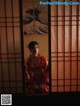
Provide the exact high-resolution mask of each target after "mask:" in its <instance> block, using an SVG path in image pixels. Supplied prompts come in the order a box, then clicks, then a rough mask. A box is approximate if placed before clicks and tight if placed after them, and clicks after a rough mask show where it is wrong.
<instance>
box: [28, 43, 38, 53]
mask: <svg viewBox="0 0 80 106" xmlns="http://www.w3.org/2000/svg"><path fill="white" fill-rule="evenodd" d="M30 51H31V53H32V54H33V55H38V53H39V45H35V46H34V48H33V49H31V50H30Z"/></svg>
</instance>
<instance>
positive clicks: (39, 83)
mask: <svg viewBox="0 0 80 106" xmlns="http://www.w3.org/2000/svg"><path fill="white" fill-rule="evenodd" d="M48 71H49V70H48V63H47V59H46V58H45V57H44V56H42V55H41V54H38V56H37V57H33V56H32V55H30V57H29V58H28V60H27V62H26V89H27V93H47V92H49V72H48Z"/></svg>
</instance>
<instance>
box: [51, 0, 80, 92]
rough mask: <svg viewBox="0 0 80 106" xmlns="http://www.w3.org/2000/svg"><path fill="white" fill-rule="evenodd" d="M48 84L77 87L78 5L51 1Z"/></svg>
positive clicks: (79, 74)
mask: <svg viewBox="0 0 80 106" xmlns="http://www.w3.org/2000/svg"><path fill="white" fill-rule="evenodd" d="M52 1H55V0H52ZM56 1H57V0H56ZM60 1H62V2H65V0H60ZM71 1H74V2H76V1H77V2H79V0H71ZM67 2H70V0H67ZM51 88H52V92H73V91H80V5H67V6H65V5H51Z"/></svg>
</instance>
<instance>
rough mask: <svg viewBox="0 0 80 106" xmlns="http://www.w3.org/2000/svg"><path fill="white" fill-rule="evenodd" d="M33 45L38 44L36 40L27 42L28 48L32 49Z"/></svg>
mask: <svg viewBox="0 0 80 106" xmlns="http://www.w3.org/2000/svg"><path fill="white" fill-rule="evenodd" d="M35 45H39V43H38V42H36V41H31V42H30V43H29V44H28V48H29V50H31V49H34V47H35Z"/></svg>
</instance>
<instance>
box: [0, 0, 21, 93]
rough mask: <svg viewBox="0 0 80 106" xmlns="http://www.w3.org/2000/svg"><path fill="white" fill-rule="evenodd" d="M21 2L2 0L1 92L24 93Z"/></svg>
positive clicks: (0, 12)
mask: <svg viewBox="0 0 80 106" xmlns="http://www.w3.org/2000/svg"><path fill="white" fill-rule="evenodd" d="M19 1H20V0H0V92H4V93H5V92H11V93H18V92H22V90H23V89H22V59H21V38H20V14H19V13H20V11H19Z"/></svg>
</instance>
